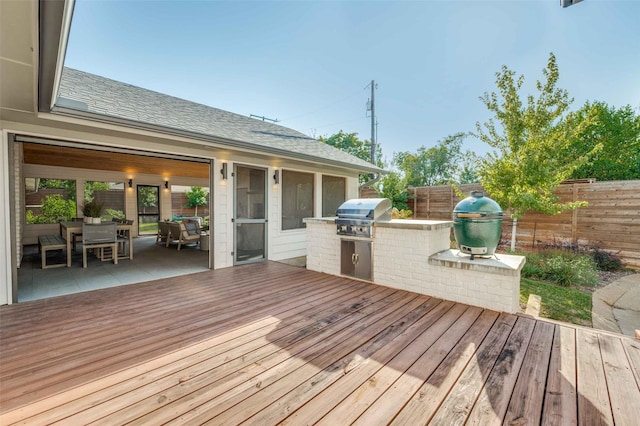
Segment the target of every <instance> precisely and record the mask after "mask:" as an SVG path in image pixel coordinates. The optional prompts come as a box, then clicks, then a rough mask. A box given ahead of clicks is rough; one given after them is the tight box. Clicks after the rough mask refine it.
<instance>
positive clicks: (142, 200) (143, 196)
mask: <svg viewBox="0 0 640 426" xmlns="http://www.w3.org/2000/svg"><path fill="white" fill-rule="evenodd" d="M138 204H139V205H141V206H142V207H143V213H144V212H145V208H146V207H158V189H157V188H155V187H153V186H139V187H138Z"/></svg>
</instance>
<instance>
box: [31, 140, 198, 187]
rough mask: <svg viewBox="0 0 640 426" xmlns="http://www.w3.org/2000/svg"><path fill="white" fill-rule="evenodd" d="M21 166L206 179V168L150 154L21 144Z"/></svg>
mask: <svg viewBox="0 0 640 426" xmlns="http://www.w3.org/2000/svg"><path fill="white" fill-rule="evenodd" d="M24 162H25V164H37V165H42V166H58V167H60V166H62V167H73V168H77V169H90V170H104V171H114V172H122V173H127V174H150V175H159V176H165V177H170V176H182V177H191V178H203V179H207V178H208V177H209V165H208V164H206V163H202V162H196V161H184V160H174V159H168V158H159V157H156V156H153V155H152V154H149V155H148V156H146V155H139V154H124V153H118V152H104V151H98V150H91V149H81V148H71V147H63V146H55V145H45V144H35V143H25V144H24Z"/></svg>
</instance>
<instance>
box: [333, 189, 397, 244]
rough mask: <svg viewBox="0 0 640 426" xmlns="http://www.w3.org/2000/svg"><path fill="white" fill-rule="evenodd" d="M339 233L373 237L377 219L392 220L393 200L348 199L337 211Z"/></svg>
mask: <svg viewBox="0 0 640 426" xmlns="http://www.w3.org/2000/svg"><path fill="white" fill-rule="evenodd" d="M336 216H338V218H337V219H336V228H337V234H338V235H348V236H351V237H364V238H371V237H372V227H373V224H374V223H375V222H376V221H388V220H391V200H389V199H388V198H355V199H352V200H347V201H345V202H344V203H342V204H341V205H340V207H338V210H337V211H336Z"/></svg>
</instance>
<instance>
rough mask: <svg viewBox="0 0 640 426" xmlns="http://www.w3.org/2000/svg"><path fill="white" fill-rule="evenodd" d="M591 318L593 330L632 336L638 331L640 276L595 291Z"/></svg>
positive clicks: (639, 320) (629, 276)
mask: <svg viewBox="0 0 640 426" xmlns="http://www.w3.org/2000/svg"><path fill="white" fill-rule="evenodd" d="M591 316H592V321H593V328H597V329H600V330H608V331H613V332H615V333H622V334H626V335H629V336H633V335H634V334H635V330H640V274H632V275H627V276H625V277H622V278H620V279H619V280H617V281H615V282H613V283H611V284H609V285H608V286H606V287H603V288H601V289H599V290H596V291H595V292H594V293H593V306H592V312H591Z"/></svg>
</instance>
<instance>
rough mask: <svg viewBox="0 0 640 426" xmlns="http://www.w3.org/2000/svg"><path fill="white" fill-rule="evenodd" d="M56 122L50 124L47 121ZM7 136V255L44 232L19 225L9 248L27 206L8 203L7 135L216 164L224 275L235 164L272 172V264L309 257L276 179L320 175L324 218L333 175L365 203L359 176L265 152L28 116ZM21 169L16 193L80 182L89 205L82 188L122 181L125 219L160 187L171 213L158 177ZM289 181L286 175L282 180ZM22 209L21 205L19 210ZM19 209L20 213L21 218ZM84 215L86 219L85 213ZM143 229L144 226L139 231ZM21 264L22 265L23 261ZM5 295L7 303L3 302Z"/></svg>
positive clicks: (0, 290)
mask: <svg viewBox="0 0 640 426" xmlns="http://www.w3.org/2000/svg"><path fill="white" fill-rule="evenodd" d="M49 118H51V119H55V120H53V121H49V120H48V119H49ZM0 128H2V130H3V146H2V153H3V154H2V155H0V160H1V161H2V176H3V177H0V197H1V199H2V200H3V203H4V204H5V206H3V207H5V208H4V209H3V211H2V213H4V214H5V217H2V216H0V225H2V226H1V227H0V229H1V230H4V235H3V234H2V233H0V237H4V238H2V241H5V245H7V247H11V244H13V243H15V244H16V248H18V246H20V247H21V244H36V243H37V235H38V234H39V233H40V232H39V230H35V229H31V230H30V229H27V228H28V227H27V226H22V225H19V226H18V227H17V229H16V234H17V239H16V240H14V241H10V240H9V238H8V236H9V234H8V232H9V230H10V229H11V225H10V220H9V216H8V215H7V214H6V213H7V212H8V211H9V208H10V207H11V208H13V209H14V211H16V212H19V215H20V217H22V216H24V212H23V211H22V207H21V204H23V203H22V202H18V201H17V200H12V201H11V202H9V200H8V198H7V197H8V194H9V192H8V188H7V187H6V185H8V182H7V178H6V173H7V170H9V167H8V164H9V163H8V162H9V161H10V160H9V158H8V154H7V147H8V144H9V143H13V142H12V141H9V139H8V134H9V133H17V134H23V135H29V136H34V137H42V138H49V139H59V140H69V141H72V142H75V143H84V144H86V145H87V147H88V148H90V146H91V145H100V146H102V147H104V146H112V147H114V148H117V149H123V148H124V149H127V148H130V147H133V148H135V150H136V151H148V152H149V153H154V152H155V153H161V154H174V155H181V156H191V157H195V158H199V159H205V160H213V170H212V174H213V186H212V187H211V193H212V194H211V204H210V208H211V212H212V215H213V217H212V221H211V224H212V225H213V229H212V231H211V232H212V234H213V235H212V244H213V245H212V246H211V251H212V252H213V268H215V269H217V268H223V267H229V266H233V264H234V260H233V254H232V252H233V251H234V224H233V223H232V222H231V219H232V217H233V214H234V211H233V207H234V206H233V203H234V192H233V191H234V186H233V177H232V176H231V172H232V170H233V167H234V165H235V164H241V165H247V166H255V167H261V168H265V169H266V170H267V182H268V185H267V188H268V189H267V203H268V206H267V208H268V218H269V221H268V227H267V229H268V231H267V232H268V233H267V255H268V259H269V260H282V259H287V258H292V257H298V256H304V255H306V247H307V232H306V229H304V228H302V229H295V230H287V231H282V227H281V200H282V195H281V185H280V184H275V182H274V180H273V174H274V171H275V170H294V171H303V172H307V173H313V174H314V179H315V180H314V182H315V200H316V202H315V207H314V212H315V213H316V214H317V215H319V214H321V211H322V210H321V209H322V206H321V200H322V187H321V182H322V175H323V173H324V174H329V175H332V176H342V177H344V178H345V179H346V197H347V198H356V197H358V175H357V172H354V171H353V170H346V169H342V168H338V167H335V166H324V165H319V164H315V163H310V162H304V161H299V160H293V159H285V158H276V157H273V156H269V155H267V154H264V153H259V152H234V151H229V150H228V149H224V150H222V149H220V148H218V149H212V148H211V149H210V148H207V147H202V146H199V145H197V144H196V143H195V141H191V140H188V139H185V138H180V137H169V136H167V135H164V134H157V133H152V132H150V131H146V130H132V129H124V128H118V127H115V126H114V125H110V124H103V123H89V122H86V121H82V120H79V119H75V118H74V119H71V118H67V117H58V116H56V117H53V116H51V115H50V114H41V115H40V116H39V118H38V119H35V120H34V119H33V116H31V115H29V116H28V117H27V119H25V121H24V122H21V121H3V122H0ZM18 163H20V164H18V165H17V167H15V170H16V173H17V174H18V175H19V176H18V177H17V179H16V183H17V185H20V188H22V185H24V178H25V177H49V178H60V179H62V178H64V179H75V180H76V181H77V182H78V185H77V188H78V189H77V190H78V194H76V195H77V197H78V198H77V199H82V196H83V194H82V193H81V188H82V185H81V184H80V183H81V182H84V181H88V180H102V181H114V182H115V181H117V182H125V183H126V182H127V181H128V180H129V179H132V180H133V183H134V185H133V188H128V187H127V186H126V185H125V194H126V201H125V206H126V212H125V214H126V216H127V218H133V219H137V217H136V199H135V197H136V190H135V187H136V186H137V185H142V184H145V185H155V186H159V187H160V189H161V190H160V214H161V218H163V217H164V216H163V215H165V214H166V213H167V212H170V211H171V191H170V190H166V189H164V187H163V184H164V180H165V177H163V176H157V175H143V174H136V175H131V174H126V173H122V172H105V171H97V170H95V171H94V170H86V169H79V168H74V167H57V166H56V167H53V166H38V165H24V166H23V165H22V164H21V161H18ZM223 163H227V165H228V166H227V167H228V171H229V175H228V179H226V180H224V179H222V176H221V174H220V172H219V171H220V169H221V168H222V164H223ZM281 173H282V172H281ZM169 180H170V184H171V185H199V186H206V187H208V186H210V181H209V179H200V180H197V179H192V178H181V177H179V176H175V177H174V176H171V177H170V178H169ZM23 193H24V190H23V189H18V190H17V191H16V194H18V195H19V194H23ZM18 204H20V205H18ZM15 209H17V210H15ZM78 213H80V212H78ZM134 225H137V222H136V223H134ZM136 234H137V226H134V235H136ZM4 252H5V254H4V255H3V256H0V267H2V273H3V277H4V274H6V275H7V278H6V279H4V280H3V283H0V304H4V303H8V302H9V301H10V297H11V296H10V294H11V290H10V287H11V281H12V280H11V271H12V267H11V254H10V253H11V251H10V250H5V251H4ZM18 259H19V257H18ZM1 295H4V296H1Z"/></svg>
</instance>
